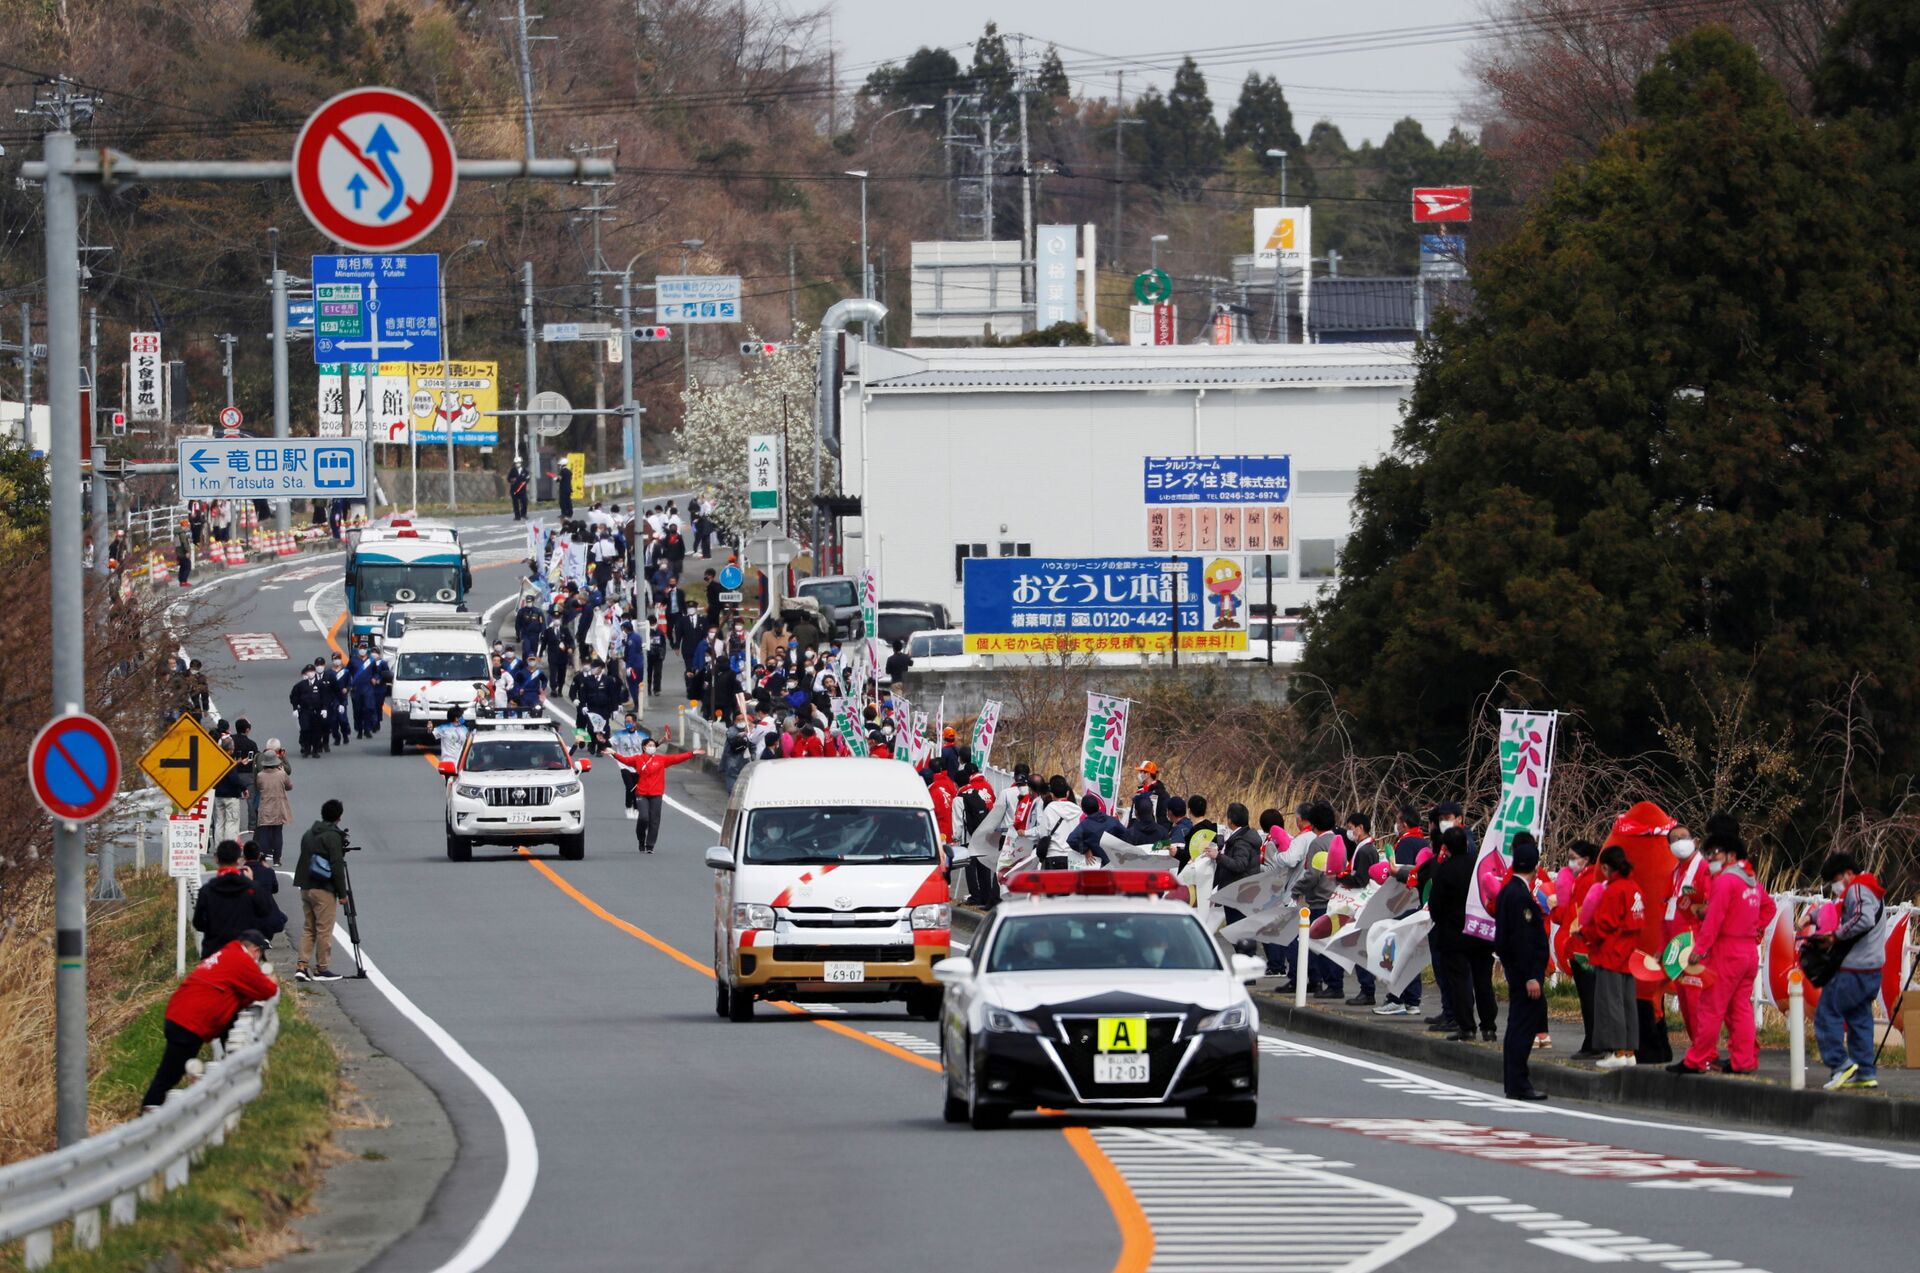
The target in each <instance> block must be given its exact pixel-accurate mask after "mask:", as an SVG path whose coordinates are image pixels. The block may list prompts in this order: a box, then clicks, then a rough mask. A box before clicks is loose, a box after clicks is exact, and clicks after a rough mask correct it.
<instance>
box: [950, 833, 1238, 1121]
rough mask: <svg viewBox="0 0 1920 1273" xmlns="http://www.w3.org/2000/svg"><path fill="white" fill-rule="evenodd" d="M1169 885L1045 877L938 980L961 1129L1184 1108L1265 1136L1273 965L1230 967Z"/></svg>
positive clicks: (1025, 889) (1011, 902) (1032, 875)
mask: <svg viewBox="0 0 1920 1273" xmlns="http://www.w3.org/2000/svg"><path fill="white" fill-rule="evenodd" d="M1176 887H1177V883H1176V881H1175V879H1174V877H1173V874H1172V873H1171V872H1169V871H1164V870H1112V871H1107V870H1087V871H1030V872H1026V873H1024V874H1020V875H1016V876H1014V877H1013V878H1012V879H1011V880H1009V881H1008V885H1007V894H1008V896H1007V900H1006V901H1004V902H1003V903H1002V904H1001V905H1000V906H999V907H998V908H997V909H996V910H995V911H994V913H993V915H992V917H991V918H990V919H989V920H988V921H987V923H986V925H985V926H984V927H983V929H982V930H981V932H980V934H979V936H978V937H977V938H976V940H975V941H974V944H973V947H972V950H971V952H970V954H971V958H951V959H947V960H944V961H942V962H941V963H939V964H937V965H936V966H935V967H934V977H935V979H936V980H937V981H939V982H941V983H942V984H944V985H945V987H946V1001H945V1005H944V1011H943V1013H942V1018H941V1021H942V1024H941V1034H940V1059H941V1067H942V1070H943V1072H944V1076H945V1083H946V1105H945V1110H944V1113H945V1117H946V1120H947V1121H948V1122H950V1123H962V1122H965V1123H971V1124H972V1125H973V1126H974V1127H976V1128H989V1127H997V1126H1000V1125H1001V1124H1003V1123H1005V1122H1006V1121H1007V1118H1008V1116H1009V1115H1011V1114H1012V1113H1013V1112H1014V1111H1015V1110H1021V1109H1033V1108H1036V1107H1040V1106H1048V1107H1056V1108H1064V1107H1071V1106H1080V1107H1090V1108H1123V1109H1124V1108H1133V1107H1139V1106H1179V1107H1181V1108H1183V1109H1184V1110H1185V1111H1186V1114H1187V1116H1188V1118H1189V1119H1192V1120H1194V1121H1204V1120H1214V1121H1218V1122H1220V1123H1221V1124H1223V1125H1225V1126H1228V1127H1251V1126H1253V1124H1254V1120H1255V1118H1256V1117H1257V1114H1258V1097H1259V1082H1260V1052H1259V1041H1258V1026H1259V1018H1258V1015H1257V1014H1256V1013H1255V1011H1254V1006H1253V1000H1252V999H1251V998H1250V997H1249V996H1248V994H1247V989H1246V988H1247V985H1248V983H1250V982H1252V981H1253V980H1254V979H1255V978H1257V977H1259V976H1260V975H1261V974H1262V973H1263V972H1264V971H1265V966H1264V965H1263V964H1262V963H1261V961H1259V960H1257V959H1253V958H1250V957H1248V956H1245V955H1235V954H1232V953H1231V952H1229V951H1228V950H1227V949H1226V948H1225V947H1224V946H1222V945H1221V943H1220V942H1219V941H1218V940H1217V939H1216V938H1215V937H1214V936H1213V935H1212V934H1210V933H1209V932H1207V930H1206V927H1205V926H1204V925H1203V924H1201V922H1200V920H1199V917H1198V916H1197V915H1196V913H1195V912H1194V910H1193V908H1192V907H1190V906H1187V905H1185V904H1184V903H1181V902H1176V901H1168V900H1166V899H1165V898H1164V897H1163V896H1162V895H1163V894H1165V893H1166V892H1168V891H1169V890H1171V889H1173V888H1176Z"/></svg>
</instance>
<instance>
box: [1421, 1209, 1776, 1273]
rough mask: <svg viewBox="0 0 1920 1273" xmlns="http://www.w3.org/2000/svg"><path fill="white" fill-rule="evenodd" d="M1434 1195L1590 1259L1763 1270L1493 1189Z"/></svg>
mask: <svg viewBox="0 0 1920 1273" xmlns="http://www.w3.org/2000/svg"><path fill="white" fill-rule="evenodd" d="M1440 1201H1442V1202H1444V1203H1446V1204H1447V1205H1449V1206H1454V1207H1465V1208H1466V1209H1467V1210H1468V1211H1471V1212H1473V1213H1475V1214H1476V1215H1483V1216H1485V1217H1487V1218H1488V1219H1489V1220H1498V1221H1500V1222H1501V1223H1502V1224H1511V1225H1516V1226H1518V1227H1519V1228H1522V1229H1528V1230H1533V1231H1546V1230H1549V1229H1550V1230H1552V1234H1551V1236H1549V1237H1544V1238H1528V1239H1527V1241H1528V1243H1529V1244H1530V1245H1533V1246H1537V1247H1541V1248H1543V1249H1545V1250H1548V1251H1553V1252H1557V1253H1558V1254H1560V1255H1568V1256H1572V1257H1574V1258H1575V1259H1580V1260H1586V1261H1588V1262H1590V1263H1593V1264H1628V1263H1636V1262H1637V1263H1642V1264H1658V1265H1660V1266H1661V1267H1662V1268H1669V1269H1673V1270H1675V1271H1676V1273H1766V1270H1765V1269H1757V1268H1749V1267H1748V1266H1746V1265H1744V1264H1742V1263H1741V1262H1740V1261H1738V1260H1727V1259H1722V1258H1720V1257H1719V1256H1716V1255H1712V1254H1710V1253H1708V1252H1706V1251H1690V1250H1687V1249H1685V1248H1683V1247H1677V1246H1674V1245H1673V1244H1672V1243H1670V1242H1655V1241H1652V1240H1651V1239H1648V1238H1639V1237H1634V1236H1633V1235H1632V1234H1627V1233H1621V1232H1620V1231H1619V1230H1618V1229H1602V1228H1598V1227H1595V1226H1593V1225H1587V1224H1582V1223H1580V1222H1579V1221H1577V1220H1565V1219H1563V1218H1562V1217H1561V1216H1559V1215H1558V1214H1557V1213H1555V1212H1552V1211H1541V1210H1539V1209H1537V1208H1535V1207H1530V1206H1527V1205H1526V1204H1525V1203H1517V1202H1513V1201H1511V1200H1510V1199H1507V1198H1503V1197H1500V1196H1498V1195H1496V1194H1474V1195H1472V1196H1455V1197H1443V1198H1442V1199H1440Z"/></svg>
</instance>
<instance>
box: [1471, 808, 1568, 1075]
mask: <svg viewBox="0 0 1920 1273" xmlns="http://www.w3.org/2000/svg"><path fill="white" fill-rule="evenodd" d="M1539 869H1540V846H1539V844H1538V843H1536V842H1535V840H1534V838H1533V836H1532V835H1531V834H1529V833H1528V832H1525V831H1522V832H1520V834H1518V835H1516V836H1514V837H1513V874H1512V875H1511V876H1509V877H1508V879H1507V882H1506V884H1505V885H1503V886H1502V887H1501V889H1500V896H1499V898H1498V900H1496V901H1495V903H1494V910H1493V922H1494V933H1493V948H1494V953H1495V954H1497V955H1499V956H1500V964H1501V966H1502V967H1504V968H1505V969H1506V971H1507V1034H1506V1038H1505V1039H1504V1040H1503V1043H1504V1045H1505V1046H1504V1050H1505V1058H1506V1067H1505V1079H1506V1089H1507V1099H1508V1100H1514V1101H1544V1100H1545V1099H1547V1098H1546V1094H1545V1093H1544V1092H1540V1091H1538V1090H1536V1089H1535V1088H1534V1086H1533V1077H1532V1075H1531V1074H1529V1073H1528V1071H1527V1061H1528V1058H1530V1057H1531V1056H1532V1055H1533V1040H1534V1038H1535V1036H1537V1035H1539V1034H1540V1033H1541V1032H1543V1031H1544V1030H1546V1028H1547V992H1546V980H1547V949H1548V948H1547V925H1546V919H1545V916H1544V915H1543V914H1542V912H1541V908H1540V899H1539V898H1537V897H1535V896H1534V894H1533V881H1534V875H1535V873H1536V872H1538V871H1539ZM1463 1011H1464V1009H1463ZM1463 1019H1464V1018H1463Z"/></svg>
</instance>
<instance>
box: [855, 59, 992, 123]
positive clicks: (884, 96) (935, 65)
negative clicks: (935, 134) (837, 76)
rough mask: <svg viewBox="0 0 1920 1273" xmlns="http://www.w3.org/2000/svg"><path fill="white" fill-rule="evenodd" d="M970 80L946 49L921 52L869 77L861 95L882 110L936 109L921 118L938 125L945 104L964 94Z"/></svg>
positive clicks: (882, 68)
mask: <svg viewBox="0 0 1920 1273" xmlns="http://www.w3.org/2000/svg"><path fill="white" fill-rule="evenodd" d="M966 87H967V77H966V76H965V75H964V74H962V73H961V70H960V63H959V62H957V61H955V60H954V56H953V54H951V53H949V52H947V51H946V50H945V49H929V48H925V47H922V48H919V49H916V50H915V51H914V54H913V56H912V57H910V58H908V59H907V60H906V61H905V62H904V63H902V64H901V65H899V66H895V65H893V64H892V63H890V62H889V63H888V64H886V65H885V66H881V67H878V68H876V69H875V70H874V71H873V72H872V73H871V74H869V75H868V76H867V83H866V87H865V88H863V89H862V90H861V92H862V93H863V94H864V95H865V96H867V97H869V98H871V99H873V101H874V103H875V104H876V105H877V106H878V107H880V108H881V109H882V110H900V109H902V108H904V107H908V106H932V107H934V109H933V110H931V111H927V112H924V113H923V114H922V115H920V116H919V117H918V118H919V119H921V120H929V121H933V122H934V123H935V124H938V123H939V122H940V120H941V119H942V116H941V111H940V107H941V102H942V99H943V98H945V97H946V95H947V94H948V93H950V92H954V91H959V90H964V89H965V88H966Z"/></svg>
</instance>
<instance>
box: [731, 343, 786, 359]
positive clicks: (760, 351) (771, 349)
mask: <svg viewBox="0 0 1920 1273" xmlns="http://www.w3.org/2000/svg"><path fill="white" fill-rule="evenodd" d="M779 352H780V342H779V341H777V340H743V341H741V342H740V356H741V357H742V358H759V357H761V356H763V355H769V354H777V353H779Z"/></svg>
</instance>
